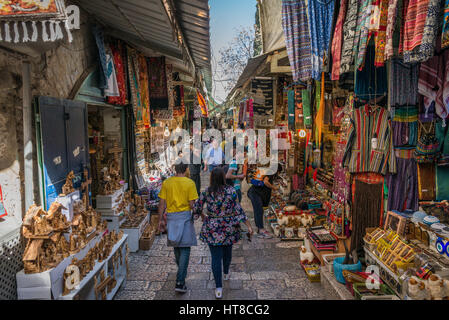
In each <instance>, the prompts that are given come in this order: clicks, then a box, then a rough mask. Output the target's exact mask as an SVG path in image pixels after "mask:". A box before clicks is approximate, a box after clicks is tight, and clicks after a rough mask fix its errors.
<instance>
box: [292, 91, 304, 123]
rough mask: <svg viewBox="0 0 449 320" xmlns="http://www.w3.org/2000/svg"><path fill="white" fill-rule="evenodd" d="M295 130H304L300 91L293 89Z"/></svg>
mask: <svg viewBox="0 0 449 320" xmlns="http://www.w3.org/2000/svg"><path fill="white" fill-rule="evenodd" d="M294 98H295V126H296V127H295V128H296V129H302V128H304V112H303V105H302V92H301V89H300V88H298V87H295V96H294Z"/></svg>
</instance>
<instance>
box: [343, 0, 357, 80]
mask: <svg viewBox="0 0 449 320" xmlns="http://www.w3.org/2000/svg"><path fill="white" fill-rule="evenodd" d="M348 1H349V3H348V10H347V12H346V17H345V21H344V24H343V44H342V47H341V62H340V75H341V74H343V73H347V72H349V71H351V68H352V63H353V61H354V54H353V47H354V41H355V36H356V27H357V12H358V0H348Z"/></svg>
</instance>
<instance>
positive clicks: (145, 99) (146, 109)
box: [139, 54, 150, 128]
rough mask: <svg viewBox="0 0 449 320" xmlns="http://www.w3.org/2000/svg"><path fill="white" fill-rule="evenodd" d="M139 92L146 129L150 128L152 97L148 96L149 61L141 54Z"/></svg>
mask: <svg viewBox="0 0 449 320" xmlns="http://www.w3.org/2000/svg"><path fill="white" fill-rule="evenodd" d="M139 85H140V87H139V90H140V99H141V105H142V121H143V125H144V126H145V128H149V127H150V97H149V96H148V85H149V83H148V65H147V59H146V58H145V57H144V56H143V55H142V54H139Z"/></svg>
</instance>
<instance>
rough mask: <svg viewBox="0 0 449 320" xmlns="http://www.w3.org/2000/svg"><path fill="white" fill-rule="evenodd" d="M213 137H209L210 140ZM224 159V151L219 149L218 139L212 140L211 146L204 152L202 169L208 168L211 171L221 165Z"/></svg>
mask: <svg viewBox="0 0 449 320" xmlns="http://www.w3.org/2000/svg"><path fill="white" fill-rule="evenodd" d="M212 139H213V138H211V140H212ZM223 160H224V153H223V150H222V149H221V147H220V145H219V143H218V140H217V139H213V140H212V146H211V147H210V148H209V150H208V151H207V153H206V158H205V159H204V171H207V170H208V169H209V172H212V170H214V169H215V168H216V167H218V166H221V165H222V164H223Z"/></svg>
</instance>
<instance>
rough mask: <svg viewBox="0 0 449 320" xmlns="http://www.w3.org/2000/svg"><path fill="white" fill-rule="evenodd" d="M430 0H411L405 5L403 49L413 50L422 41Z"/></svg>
mask: <svg viewBox="0 0 449 320" xmlns="http://www.w3.org/2000/svg"><path fill="white" fill-rule="evenodd" d="M428 6H429V0H409V1H408V5H407V6H404V9H405V15H404V34H403V44H402V45H403V47H402V49H403V51H412V50H413V49H414V48H416V47H417V46H419V45H420V44H421V41H422V37H423V33H424V26H425V24H426V18H427V8H428Z"/></svg>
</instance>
